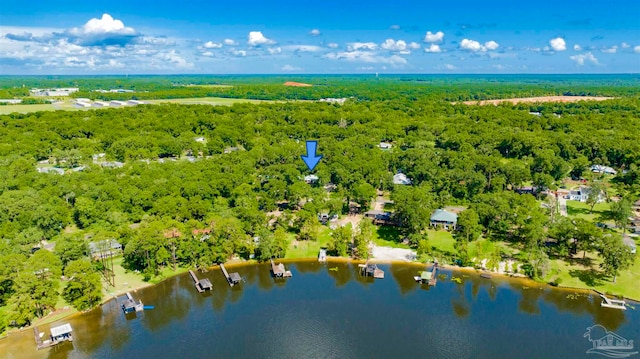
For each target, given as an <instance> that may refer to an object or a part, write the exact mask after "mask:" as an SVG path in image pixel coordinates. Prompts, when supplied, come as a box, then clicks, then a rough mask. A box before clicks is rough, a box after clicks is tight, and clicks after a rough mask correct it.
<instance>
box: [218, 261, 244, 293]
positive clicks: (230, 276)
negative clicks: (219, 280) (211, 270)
mask: <svg viewBox="0 0 640 359" xmlns="http://www.w3.org/2000/svg"><path fill="white" fill-rule="evenodd" d="M220 269H221V270H222V274H224V277H225V278H226V279H227V283H229V286H231V287H233V286H234V285H236V284H239V283H240V282H241V281H242V277H240V274H238V273H236V272H233V273H228V272H227V269H226V268H225V267H224V264H222V263H221V264H220Z"/></svg>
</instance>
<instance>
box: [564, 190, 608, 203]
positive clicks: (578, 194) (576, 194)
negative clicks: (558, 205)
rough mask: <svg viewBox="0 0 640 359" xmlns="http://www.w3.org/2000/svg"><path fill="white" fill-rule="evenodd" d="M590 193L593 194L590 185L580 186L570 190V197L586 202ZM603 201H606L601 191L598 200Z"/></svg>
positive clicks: (573, 199) (572, 199) (571, 199)
mask: <svg viewBox="0 0 640 359" xmlns="http://www.w3.org/2000/svg"><path fill="white" fill-rule="evenodd" d="M590 194H591V188H590V187H585V186H580V187H578V189H572V190H571V191H569V197H568V199H569V200H570V201H578V202H586V201H587V199H588V198H589V195H590ZM602 201H604V196H603V195H602V193H600V194H598V201H597V202H598V203H600V202H602Z"/></svg>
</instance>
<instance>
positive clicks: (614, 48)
mask: <svg viewBox="0 0 640 359" xmlns="http://www.w3.org/2000/svg"><path fill="white" fill-rule="evenodd" d="M600 51H601V52H604V53H605V54H615V53H616V52H618V46H615V45H614V46H611V47H609V48H604V49H601V50H600Z"/></svg>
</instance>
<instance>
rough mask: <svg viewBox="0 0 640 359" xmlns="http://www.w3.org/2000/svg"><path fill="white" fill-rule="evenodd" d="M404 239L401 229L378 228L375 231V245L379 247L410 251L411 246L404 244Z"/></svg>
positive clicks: (392, 227)
mask: <svg viewBox="0 0 640 359" xmlns="http://www.w3.org/2000/svg"><path fill="white" fill-rule="evenodd" d="M402 238H403V236H402V234H401V233H400V228H398V227H394V226H376V227H375V230H374V231H373V243H374V244H375V245H376V246H379V247H392V248H405V249H408V248H409V246H407V245H405V244H402Z"/></svg>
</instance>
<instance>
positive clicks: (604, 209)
mask: <svg viewBox="0 0 640 359" xmlns="http://www.w3.org/2000/svg"><path fill="white" fill-rule="evenodd" d="M610 208H611V205H610V204H609V203H607V202H601V203H597V204H596V205H595V206H594V207H593V213H589V205H588V204H586V203H582V202H578V201H567V214H568V215H569V217H576V218H583V219H586V220H588V221H594V222H595V221H596V219H597V218H599V217H605V218H606V216H607V215H608V213H609V209H610ZM612 223H613V222H612Z"/></svg>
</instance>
